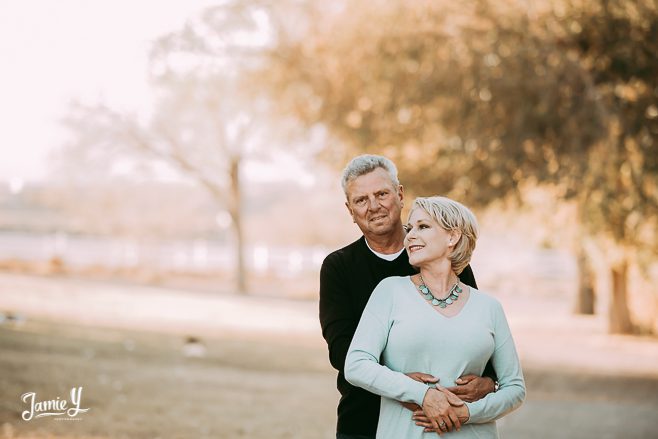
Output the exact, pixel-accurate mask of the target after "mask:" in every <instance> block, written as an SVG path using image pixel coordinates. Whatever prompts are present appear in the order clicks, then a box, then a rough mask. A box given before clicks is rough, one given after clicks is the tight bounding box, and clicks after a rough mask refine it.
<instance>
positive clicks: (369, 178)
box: [345, 168, 404, 237]
mask: <svg viewBox="0 0 658 439" xmlns="http://www.w3.org/2000/svg"><path fill="white" fill-rule="evenodd" d="M346 189H347V202H346V203H345V205H346V206H347V210H349V212H350V215H352V218H353V219H354V222H355V223H356V224H357V225H358V226H359V229H361V232H363V234H364V235H365V236H366V237H369V236H381V235H387V234H391V235H393V234H395V233H397V232H398V230H399V229H400V228H401V227H402V222H401V220H400V214H401V211H402V206H403V199H404V197H403V190H402V186H398V187H397V188H396V187H395V186H394V185H393V182H392V181H391V177H390V175H389V174H388V172H386V171H385V170H384V169H382V168H377V169H375V170H374V171H372V172H369V173H368V174H364V175H361V176H360V177H357V178H355V179H354V180H352V181H350V182H349V183H348V184H347V188H346Z"/></svg>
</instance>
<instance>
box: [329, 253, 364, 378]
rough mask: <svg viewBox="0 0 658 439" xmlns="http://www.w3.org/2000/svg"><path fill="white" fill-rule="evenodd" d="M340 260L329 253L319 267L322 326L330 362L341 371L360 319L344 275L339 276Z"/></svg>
mask: <svg viewBox="0 0 658 439" xmlns="http://www.w3.org/2000/svg"><path fill="white" fill-rule="evenodd" d="M338 263H339V262H338V258H336V257H335V255H330V256H328V257H327V258H326V259H325V260H324V262H323V263H322V268H321V269H320V326H321V327H322V336H323V337H324V339H325V340H326V341H327V346H328V347H329V362H330V363H331V365H332V366H333V367H334V368H335V369H336V370H339V371H342V370H343V367H344V366H345V356H346V355H347V348H348V347H349V346H350V342H351V341H352V336H353V335H354V330H355V328H356V325H357V321H356V319H357V318H356V317H355V316H354V314H353V308H354V307H353V305H352V303H351V302H350V296H349V294H348V291H347V287H346V285H345V283H346V279H345V275H342V276H341V275H340V273H341V270H340V268H339V267H338V266H337V264H338Z"/></svg>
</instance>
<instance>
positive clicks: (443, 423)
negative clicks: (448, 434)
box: [439, 421, 446, 429]
mask: <svg viewBox="0 0 658 439" xmlns="http://www.w3.org/2000/svg"><path fill="white" fill-rule="evenodd" d="M439 427H441V429H444V428H446V422H445V421H441V423H440V424H439Z"/></svg>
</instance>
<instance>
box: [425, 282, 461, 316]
mask: <svg viewBox="0 0 658 439" xmlns="http://www.w3.org/2000/svg"><path fill="white" fill-rule="evenodd" d="M419 276H420V285H418V291H420V292H421V294H423V297H425V300H427V301H428V302H430V303H431V304H432V305H433V306H438V307H439V308H446V307H447V306H449V305H452V304H453V303H455V302H456V301H457V299H459V295H460V294H461V292H462V289H461V287H460V286H459V279H458V280H457V282H456V283H455V284H454V285H453V286H452V287H451V288H450V291H449V292H448V295H447V296H446V297H445V298H444V299H437V298H436V297H434V294H432V290H430V289H429V287H428V286H427V285H425V280H424V279H423V275H422V274H419Z"/></svg>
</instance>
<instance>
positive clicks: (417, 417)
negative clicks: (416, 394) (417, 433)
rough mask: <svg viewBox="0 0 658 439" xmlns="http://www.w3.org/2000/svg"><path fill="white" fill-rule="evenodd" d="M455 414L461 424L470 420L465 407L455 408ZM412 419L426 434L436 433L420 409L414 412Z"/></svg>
mask: <svg viewBox="0 0 658 439" xmlns="http://www.w3.org/2000/svg"><path fill="white" fill-rule="evenodd" d="M455 412H457V417H458V418H459V421H460V422H461V423H462V424H465V423H466V422H468V419H469V418H470V413H469V411H468V407H467V406H466V405H462V406H460V407H455ZM412 419H413V420H414V421H416V425H418V426H420V427H424V428H425V430H424V431H425V432H426V433H430V432H437V431H436V430H435V429H434V428H432V424H431V423H430V421H429V418H428V417H427V416H425V413H423V410H422V409H420V408H419V409H418V410H415V411H414V414H413V416H412Z"/></svg>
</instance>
